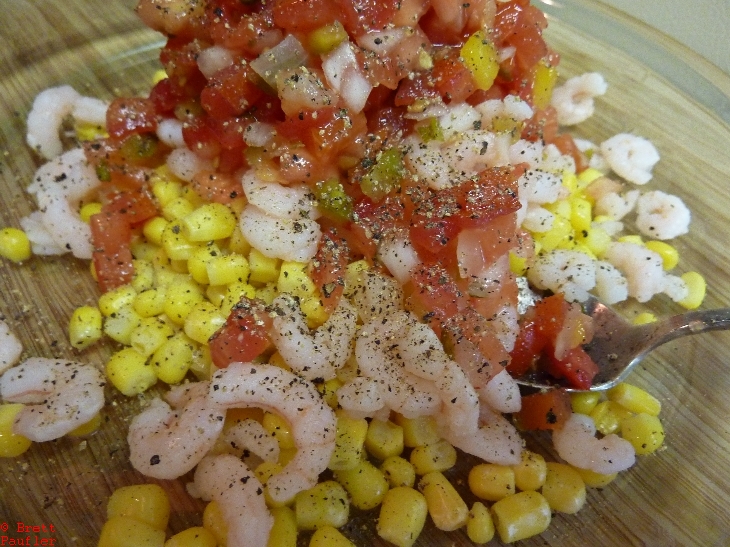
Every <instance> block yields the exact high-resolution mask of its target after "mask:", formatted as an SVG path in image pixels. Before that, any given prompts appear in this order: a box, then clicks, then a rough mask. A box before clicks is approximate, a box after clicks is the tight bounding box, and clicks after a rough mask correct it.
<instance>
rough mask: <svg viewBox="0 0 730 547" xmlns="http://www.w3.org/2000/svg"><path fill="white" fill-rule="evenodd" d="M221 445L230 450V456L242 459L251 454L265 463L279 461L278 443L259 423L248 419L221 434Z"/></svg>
mask: <svg viewBox="0 0 730 547" xmlns="http://www.w3.org/2000/svg"><path fill="white" fill-rule="evenodd" d="M222 441H223V444H224V445H226V446H227V447H229V448H230V450H231V452H230V453H231V454H233V455H235V456H238V457H243V456H244V455H245V453H246V452H251V453H253V454H254V455H255V456H258V457H259V458H260V459H261V460H263V461H265V462H272V463H273V462H277V461H278V460H279V453H280V448H279V442H278V441H277V440H276V437H274V436H273V435H272V434H271V433H269V432H268V431H267V430H266V428H264V426H263V425H261V423H260V422H257V421H256V420H253V419H251V418H248V419H246V420H242V421H240V422H238V423H236V424H235V425H233V426H231V428H230V429H228V431H226V432H225V433H224V434H223V439H222Z"/></svg>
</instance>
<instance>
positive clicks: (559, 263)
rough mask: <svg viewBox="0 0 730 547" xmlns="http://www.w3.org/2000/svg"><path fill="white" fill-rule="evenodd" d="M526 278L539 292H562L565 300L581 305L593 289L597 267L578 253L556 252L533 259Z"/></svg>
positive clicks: (560, 250)
mask: <svg viewBox="0 0 730 547" xmlns="http://www.w3.org/2000/svg"><path fill="white" fill-rule="evenodd" d="M527 278H528V279H529V280H530V283H532V284H533V285H534V286H535V287H536V288H538V289H550V290H551V291H553V292H562V293H563V294H565V298H566V299H567V300H570V301H581V302H582V301H583V300H585V299H586V298H588V291H590V290H591V289H592V288H593V287H595V286H596V264H595V261H594V260H593V259H592V258H591V257H589V256H588V255H586V254H585V253H582V252H580V251H571V250H567V249H555V250H554V251H552V252H549V253H545V254H542V255H540V256H539V257H538V258H537V259H536V260H535V263H534V264H533V265H532V266H531V267H530V269H529V270H528V272H527Z"/></svg>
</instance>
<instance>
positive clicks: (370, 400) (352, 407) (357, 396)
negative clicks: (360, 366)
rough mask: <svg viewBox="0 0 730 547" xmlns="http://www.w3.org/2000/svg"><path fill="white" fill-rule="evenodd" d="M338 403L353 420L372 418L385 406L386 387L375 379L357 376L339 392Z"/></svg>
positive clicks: (341, 387)
mask: <svg viewBox="0 0 730 547" xmlns="http://www.w3.org/2000/svg"><path fill="white" fill-rule="evenodd" d="M337 402H338V403H339V405H340V406H341V407H342V408H343V409H344V410H345V411H346V412H347V414H348V415H349V416H350V417H352V418H372V417H374V416H375V415H376V414H378V413H379V412H380V411H382V410H383V409H387V407H386V406H385V387H384V386H381V384H380V382H379V381H378V380H376V379H375V378H367V377H365V376H356V377H354V378H352V379H351V380H349V381H347V382H345V383H344V384H343V385H342V386H340V388H339V389H338V390H337Z"/></svg>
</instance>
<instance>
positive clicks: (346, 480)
mask: <svg viewBox="0 0 730 547" xmlns="http://www.w3.org/2000/svg"><path fill="white" fill-rule="evenodd" d="M334 476H335V480H336V481H337V482H339V483H340V484H341V485H342V486H344V487H345V490H347V493H348V494H350V501H351V502H352V505H353V506H354V507H356V508H357V509H361V510H363V511H367V510H369V509H374V508H375V507H377V506H378V505H380V504H381V503H382V501H383V498H384V497H385V494H386V493H387V492H388V487H389V485H388V481H387V480H386V479H385V475H384V474H383V472H382V471H381V470H380V469H378V468H377V467H375V466H374V465H373V464H372V463H370V462H369V461H368V460H360V461H359V462H358V463H357V464H356V465H355V466H354V467H352V468H350V469H343V470H341V471H335V473H334Z"/></svg>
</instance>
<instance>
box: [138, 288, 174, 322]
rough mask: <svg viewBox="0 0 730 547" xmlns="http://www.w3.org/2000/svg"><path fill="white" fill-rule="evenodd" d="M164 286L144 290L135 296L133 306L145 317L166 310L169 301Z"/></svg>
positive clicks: (153, 315)
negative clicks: (166, 303)
mask: <svg viewBox="0 0 730 547" xmlns="http://www.w3.org/2000/svg"><path fill="white" fill-rule="evenodd" d="M166 296H167V295H166V292H165V289H164V287H158V288H153V289H148V290H146V291H142V292H141V293H139V294H138V295H137V296H135V297H134V302H132V308H133V309H134V311H135V312H136V313H137V315H139V316H140V317H143V318H148V317H155V316H157V315H161V314H163V313H164V312H165V302H166V301H167V298H166Z"/></svg>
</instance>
